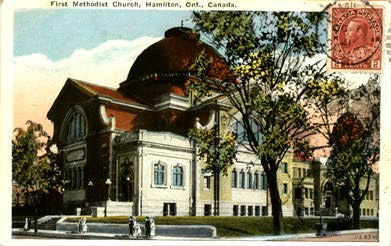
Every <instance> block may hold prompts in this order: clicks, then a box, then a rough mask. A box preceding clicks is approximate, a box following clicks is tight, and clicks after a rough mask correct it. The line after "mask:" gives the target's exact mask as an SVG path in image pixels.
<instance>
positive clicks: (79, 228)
mask: <svg viewBox="0 0 391 246" xmlns="http://www.w3.org/2000/svg"><path fill="white" fill-rule="evenodd" d="M77 230H78V231H79V233H80V234H81V233H82V231H83V218H82V217H80V219H79V222H78V223H77Z"/></svg>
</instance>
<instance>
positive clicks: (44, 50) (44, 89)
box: [13, 9, 192, 135]
mask: <svg viewBox="0 0 391 246" xmlns="http://www.w3.org/2000/svg"><path fill="white" fill-rule="evenodd" d="M190 17H191V12H190V11H162V10H160V11H145V10H97V9H95V10H88V9H56V10H51V9H29V10H22V11H16V12H15V14H14V61H13V62H14V127H24V126H25V122H26V121H27V120H33V121H35V122H39V123H42V124H43V126H44V129H46V131H47V132H48V133H49V134H50V135H52V133H53V126H52V123H51V122H50V120H48V119H47V117H46V114H47V112H48V111H49V109H50V106H51V105H52V103H53V102H54V100H55V98H56V96H57V95H58V94H59V92H60V90H61V88H62V87H63V85H64V84H65V81H66V79H67V78H75V79H80V80H85V81H88V82H91V83H96V84H99V85H105V86H110V87H114V88H117V87H118V86H119V83H120V82H122V81H124V80H125V79H126V77H127V75H128V72H129V70H130V67H131V65H132V64H133V62H134V60H135V59H136V57H137V56H138V55H139V54H140V53H141V52H142V51H143V50H144V49H145V48H147V47H148V46H149V45H151V44H152V43H154V42H156V41H158V40H160V39H161V38H162V37H163V35H164V31H165V30H167V29H169V28H171V27H174V26H180V25H181V21H182V20H183V21H184V26H187V27H192V24H191V21H189V18H190Z"/></svg>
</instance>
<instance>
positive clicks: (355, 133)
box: [327, 76, 380, 228]
mask: <svg viewBox="0 0 391 246" xmlns="http://www.w3.org/2000/svg"><path fill="white" fill-rule="evenodd" d="M349 95H350V103H351V104H352V105H348V106H349V108H348V110H349V111H348V112H346V113H344V114H343V115H341V116H340V117H339V119H338V120H337V122H336V124H335V126H334V129H333V131H332V133H331V136H330V140H329V141H330V145H331V147H332V150H331V154H330V156H329V159H328V170H327V177H328V178H329V179H330V180H331V181H332V182H333V183H334V184H335V186H336V188H337V189H339V190H342V191H343V192H342V194H344V196H345V198H346V199H347V201H348V202H349V204H350V205H351V206H352V207H353V226H354V228H359V225H360V224H359V219H360V214H359V213H360V204H361V202H362V200H363V199H364V197H365V195H366V194H367V192H368V187H369V184H370V182H371V177H372V176H373V169H374V165H376V164H377V162H378V161H379V154H380V147H379V128H380V126H379V124H380V114H379V113H380V85H379V81H378V76H373V77H371V78H370V80H369V81H368V83H367V84H365V85H362V86H361V87H359V88H357V89H355V90H353V91H352V92H351V93H350V94H349ZM363 187H365V188H364V189H363Z"/></svg>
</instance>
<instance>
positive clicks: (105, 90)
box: [69, 78, 145, 106]
mask: <svg viewBox="0 0 391 246" xmlns="http://www.w3.org/2000/svg"><path fill="white" fill-rule="evenodd" d="M69 80H70V81H72V82H74V83H75V84H76V85H77V86H79V87H81V88H82V89H84V90H86V91H87V92H88V93H90V94H91V95H93V96H103V97H108V98H111V99H114V100H117V101H121V102H126V103H130V104H139V105H140V106H145V105H142V103H141V102H140V101H138V100H137V99H135V98H130V97H129V96H125V95H124V94H122V93H121V92H119V91H117V90H116V89H114V88H111V87H107V86H101V85H96V84H92V83H89V82H86V81H82V80H77V79H71V78H70V79H69Z"/></svg>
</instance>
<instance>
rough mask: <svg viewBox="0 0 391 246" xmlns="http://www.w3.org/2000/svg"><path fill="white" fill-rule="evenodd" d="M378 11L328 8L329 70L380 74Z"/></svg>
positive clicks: (380, 14)
mask: <svg viewBox="0 0 391 246" xmlns="http://www.w3.org/2000/svg"><path fill="white" fill-rule="evenodd" d="M382 14H383V12H382V9H376V8H337V7H336V8H332V10H331V15H332V16H331V17H332V18H331V28H332V29H331V30H332V31H331V45H332V47H331V49H330V51H331V54H330V58H331V60H332V62H331V69H336V70H341V69H346V70H358V69H359V70H367V71H381V69H382V66H381V63H382V57H381V54H382V53H381V51H382Z"/></svg>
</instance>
